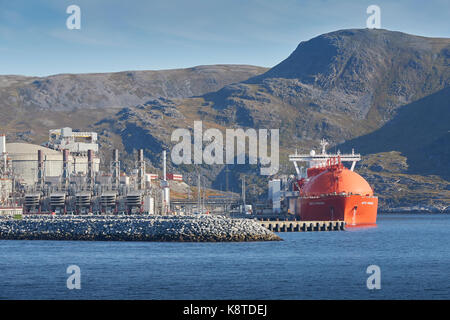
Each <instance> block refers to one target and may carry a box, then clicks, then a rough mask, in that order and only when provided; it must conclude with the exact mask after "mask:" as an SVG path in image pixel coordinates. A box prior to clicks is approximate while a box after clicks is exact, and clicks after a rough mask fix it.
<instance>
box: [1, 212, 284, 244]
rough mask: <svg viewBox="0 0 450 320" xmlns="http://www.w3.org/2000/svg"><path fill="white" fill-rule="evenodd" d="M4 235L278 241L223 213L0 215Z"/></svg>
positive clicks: (256, 226) (12, 237)
mask: <svg viewBox="0 0 450 320" xmlns="http://www.w3.org/2000/svg"><path fill="white" fill-rule="evenodd" d="M0 239H9V240H98V241H180V242H219V241H220V242H221V241H276V240H281V238H280V237H278V236H277V235H276V234H274V233H273V232H271V231H269V230H267V229H266V228H264V227H262V226H261V225H260V224H258V223H257V222H255V221H253V220H250V219H230V218H226V217H221V216H206V215H200V216H171V217H161V216H73V217H72V216H26V217H24V218H23V219H21V220H17V219H13V218H11V217H0Z"/></svg>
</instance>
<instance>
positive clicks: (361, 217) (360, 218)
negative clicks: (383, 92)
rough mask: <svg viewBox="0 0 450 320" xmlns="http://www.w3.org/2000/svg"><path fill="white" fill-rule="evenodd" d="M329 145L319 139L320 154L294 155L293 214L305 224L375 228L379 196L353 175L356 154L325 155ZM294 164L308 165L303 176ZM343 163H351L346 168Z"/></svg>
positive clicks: (291, 157)
mask: <svg viewBox="0 0 450 320" xmlns="http://www.w3.org/2000/svg"><path fill="white" fill-rule="evenodd" d="M327 144H328V143H327V142H326V141H325V140H322V142H321V146H322V154H316V153H315V151H314V150H312V151H311V152H310V154H303V155H302V154H297V153H296V154H294V155H290V156H289V160H290V161H292V162H294V166H295V169H296V171H297V178H296V179H295V180H294V186H293V190H294V191H298V198H297V199H296V204H295V214H296V215H297V216H299V217H300V219H301V220H306V221H345V222H346V224H347V226H358V225H374V224H376V220H377V207H378V197H376V196H374V195H373V190H372V188H371V187H370V185H369V183H368V182H367V181H366V180H365V179H364V178H363V177H361V176H360V175H359V174H357V173H356V172H354V171H353V170H354V168H355V164H356V162H357V161H359V160H361V156H360V155H359V154H355V153H354V152H353V151H352V153H351V154H340V153H339V152H338V154H334V155H330V154H327V153H326V151H325V147H326V145H327ZM297 162H307V163H308V168H307V170H306V175H305V174H304V171H303V170H301V169H299V167H298V165H297ZM343 162H351V163H352V165H351V168H350V169H347V168H346V167H345V166H344V165H343Z"/></svg>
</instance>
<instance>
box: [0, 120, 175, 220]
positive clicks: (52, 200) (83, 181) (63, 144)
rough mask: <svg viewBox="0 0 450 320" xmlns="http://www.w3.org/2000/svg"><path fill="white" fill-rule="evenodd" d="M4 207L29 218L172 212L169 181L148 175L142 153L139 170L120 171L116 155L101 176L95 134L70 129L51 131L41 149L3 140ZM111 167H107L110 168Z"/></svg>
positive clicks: (0, 183) (0, 190)
mask: <svg viewBox="0 0 450 320" xmlns="http://www.w3.org/2000/svg"><path fill="white" fill-rule="evenodd" d="M0 152H1V154H0V157H1V166H0V176H1V179H0V207H2V208H3V212H17V208H19V207H21V208H23V212H25V213H52V212H54V213H60V214H65V213H75V214H88V213H111V214H114V213H129V214H131V213H141V214H156V213H160V214H169V213H171V204H170V189H169V187H170V186H169V181H168V179H167V178H168V177H170V178H171V179H172V180H177V181H181V180H182V176H181V175H177V174H166V153H165V151H164V154H163V158H164V162H163V168H164V174H163V177H162V179H161V180H158V175H157V174H154V173H147V172H146V166H145V160H144V153H143V150H142V149H141V150H139V151H138V158H137V161H136V163H135V169H134V170H133V171H132V173H131V174H128V175H127V174H126V173H125V172H122V171H121V169H120V159H119V152H118V150H114V151H113V154H112V161H111V162H110V163H109V171H108V172H102V171H100V170H99V168H100V159H99V157H98V144H97V133H95V132H79V131H75V130H72V129H71V128H62V129H54V130H50V131H49V141H48V142H46V143H45V144H43V145H35V144H29V143H6V138H5V135H0ZM107 166H108V165H107Z"/></svg>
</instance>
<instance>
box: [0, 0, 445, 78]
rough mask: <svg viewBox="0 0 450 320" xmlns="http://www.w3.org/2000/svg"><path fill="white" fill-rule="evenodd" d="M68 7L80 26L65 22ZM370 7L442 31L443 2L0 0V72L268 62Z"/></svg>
mask: <svg viewBox="0 0 450 320" xmlns="http://www.w3.org/2000/svg"><path fill="white" fill-rule="evenodd" d="M71 4H76V5H78V6H79V7H80V8H81V30H68V29H67V28H66V19H67V18H68V16H69V14H67V13H66V8H67V7H68V6H69V5H71ZM371 4H376V5H378V6H380V8H381V27H382V28H383V29H389V30H396V31H402V32H406V33H411V34H417V35H423V36H430V37H449V36H450V35H449V33H450V19H449V18H450V17H449V13H450V1H448V0H431V1H423V0H421V1H418V0H409V1H407V0H397V1H392V0H388V1H378V0H376V1H375V0H373V1H372V0H370V1H364V0H353V1H350V0H340V1H338V0H336V1H331V0H311V1H301V0H277V1H276V0H247V1H246V0H189V1H181V0H147V1H133V0H128V1H123V0H121V1H119V0H108V1H103V0H98V1H95V0H77V1H75V0H70V1H66V0H32V1H30V0H28V1H25V0H14V1H11V0H0V74H22V75H33V76H44V75H50V74H57V73H91V72H112V71H123V70H159V69H172V68H184V67H192V66H196V65H204V64H229V63H233V64H252V65H259V66H266V67H271V66H274V65H275V64H277V63H278V62H280V61H281V60H283V59H285V58H286V57H287V56H288V55H289V54H290V53H291V52H292V51H293V50H294V49H295V48H296V46H297V45H298V43H299V42H301V41H305V40H308V39H310V38H312V37H315V36H317V35H319V34H322V33H326V32H331V31H335V30H339V29H347V28H365V27H366V19H367V17H368V15H367V14H366V8H367V7H368V6H369V5H371Z"/></svg>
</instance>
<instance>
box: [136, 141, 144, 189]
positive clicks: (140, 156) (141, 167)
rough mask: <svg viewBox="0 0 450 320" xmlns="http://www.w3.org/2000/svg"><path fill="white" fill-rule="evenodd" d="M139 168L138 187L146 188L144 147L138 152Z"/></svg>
mask: <svg viewBox="0 0 450 320" xmlns="http://www.w3.org/2000/svg"><path fill="white" fill-rule="evenodd" d="M137 170H138V177H137V178H138V179H137V180H138V181H137V188H138V190H144V189H145V179H144V175H145V161H144V149H139V152H138V161H137Z"/></svg>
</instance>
